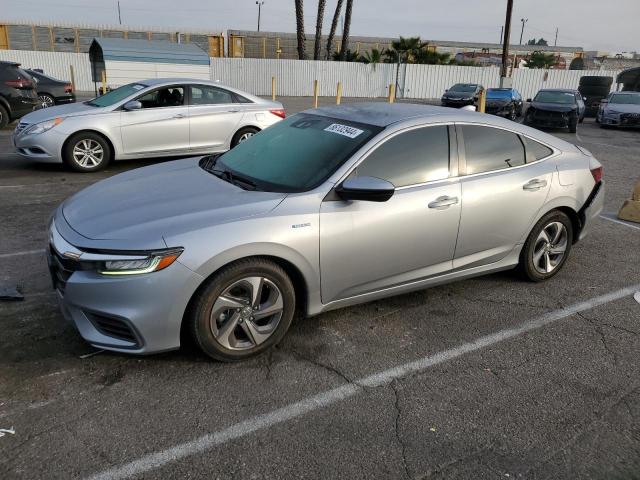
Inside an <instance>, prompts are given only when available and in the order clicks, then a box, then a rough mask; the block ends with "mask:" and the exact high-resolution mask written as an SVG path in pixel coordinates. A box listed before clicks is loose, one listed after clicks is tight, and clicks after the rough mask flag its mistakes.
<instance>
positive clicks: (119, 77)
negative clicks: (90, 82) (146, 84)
mask: <svg viewBox="0 0 640 480" xmlns="http://www.w3.org/2000/svg"><path fill="white" fill-rule="evenodd" d="M105 65H106V71H107V85H109V86H110V87H112V88H113V87H119V86H121V85H125V84H127V83H132V82H137V81H140V80H143V79H145V78H165V77H181V78H197V79H200V80H209V79H210V72H209V65H185V64H177V63H150V62H121V61H113V60H107V61H105ZM92 88H93V87H92Z"/></svg>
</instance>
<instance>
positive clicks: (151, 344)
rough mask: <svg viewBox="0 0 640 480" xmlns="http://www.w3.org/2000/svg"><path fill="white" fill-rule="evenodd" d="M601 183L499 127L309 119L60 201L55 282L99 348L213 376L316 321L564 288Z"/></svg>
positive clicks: (587, 165) (569, 154)
mask: <svg viewBox="0 0 640 480" xmlns="http://www.w3.org/2000/svg"><path fill="white" fill-rule="evenodd" d="M603 200H604V184H603V180H602V166H601V165H600V163H598V161H597V160H596V159H595V158H594V157H593V156H592V155H591V153H589V152H588V151H587V150H584V149H582V148H580V147H576V146H575V145H572V144H570V143H567V142H565V141H563V140H560V139H558V138H556V137H553V136H551V135H547V134H545V133H542V132H539V131H537V130H534V129H532V128H529V127H526V126H523V125H519V124H516V123H514V122H510V121H508V120H504V119H501V118H498V117H494V116H489V115H485V114H481V113H476V112H465V111H459V110H453V109H448V108H441V107H430V106H424V105H411V104H392V105H390V104H383V103H363V104H355V105H345V106H334V107H324V108H320V109H316V110H309V111H306V112H303V113H300V114H297V115H294V116H292V117H289V118H287V119H286V120H284V121H282V122H279V123H278V124H276V125H274V126H273V127H270V128H268V129H266V130H264V131H262V132H260V133H258V134H257V135H255V136H254V137H253V138H251V139H250V140H248V141H246V142H243V143H241V144H240V145H238V146H237V147H236V148H234V149H232V150H230V151H228V152H226V153H224V154H222V155H212V156H205V157H203V158H192V159H186V160H179V161H175V162H168V163H163V164H159V165H153V166H149V167H145V168H140V169H137V170H132V171H129V172H127V173H123V174H120V175H117V176H114V177H111V178H109V179H107V180H102V181H100V182H98V183H96V184H94V185H92V186H90V187H88V188H86V189H84V190H82V191H80V192H79V193H77V194H76V195H74V196H73V197H71V198H69V199H68V200H66V201H65V202H64V203H63V204H62V205H61V206H60V207H59V208H58V209H57V210H56V212H55V214H54V216H53V219H52V223H51V226H50V248H49V250H48V251H49V266H50V270H51V273H52V277H53V282H54V286H55V288H56V289H57V292H58V296H59V299H60V304H61V308H62V311H63V312H64V315H65V316H66V317H67V318H68V319H70V320H71V321H72V322H73V323H74V324H75V325H76V327H77V328H78V330H79V331H80V334H81V335H82V336H83V337H84V338H85V339H86V340H87V341H88V342H89V343H90V344H92V345H95V346H97V347H100V348H106V349H110V350H116V351H121V352H132V353H152V352H160V351H165V350H171V349H175V348H178V347H179V346H180V332H181V328H183V327H184V328H185V330H186V331H190V332H191V334H192V335H193V337H194V338H195V340H196V342H197V344H198V345H199V346H200V347H201V348H202V350H203V351H204V352H206V353H207V354H208V355H210V356H211V357H213V358H215V359H218V360H226V361H231V360H239V359H243V358H246V357H250V356H252V355H256V354H258V353H260V352H262V351H264V350H266V349H268V348H269V347H271V346H273V345H274V344H275V343H277V342H278V341H280V339H281V338H282V337H283V336H284V334H285V332H286V331H287V329H288V328H289V325H290V324H291V321H292V318H293V316H294V311H296V310H299V311H301V312H302V313H303V314H306V315H316V314H319V313H321V312H324V311H327V310H330V309H334V308H339V307H344V306H347V305H353V304H357V303H361V302H367V301H370V300H374V299H378V298H382V297H386V296H390V295H397V294H400V293H404V292H409V291H412V290H417V289H422V288H425V287H429V286H432V285H438V284H442V283H446V282H451V281H453V280H459V279H462V278H467V277H472V276H476V275H481V274H485V273H488V272H495V271H497V270H506V269H512V268H518V269H519V270H520V271H521V272H522V274H523V275H524V276H525V277H526V278H528V279H529V280H532V281H542V280H546V279H548V278H550V277H552V276H553V275H555V274H557V273H558V271H559V270H560V269H561V268H562V266H563V265H564V263H565V262H566V260H567V257H568V255H569V252H570V251H571V246H572V245H573V244H574V243H575V242H577V241H578V240H580V239H581V238H583V237H584V235H585V234H586V233H587V230H588V229H589V227H590V226H591V224H592V223H593V221H594V218H595V217H596V216H597V215H598V214H599V212H600V211H601V209H602V205H603Z"/></svg>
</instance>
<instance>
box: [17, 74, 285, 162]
mask: <svg viewBox="0 0 640 480" xmlns="http://www.w3.org/2000/svg"><path fill="white" fill-rule="evenodd" d="M284 117H285V111H284V108H283V107H282V104H281V103H279V102H272V101H269V100H264V99H262V98H259V97H255V96H253V95H251V94H249V93H246V92H242V91H240V90H236V89H233V88H230V87H226V86H223V85H220V84H219V83H217V82H207V81H203V80H189V79H176V78H170V79H152V80H143V81H141V82H136V83H132V84H129V85H124V86H122V87H120V88H117V89H115V90H112V91H111V92H108V93H107V94H105V95H102V96H100V97H96V98H94V99H93V100H89V101H88V102H82V103H72V104H69V105H61V106H57V107H51V108H48V109H45V110H38V111H35V112H33V113H30V114H28V115H26V116H24V117H23V118H22V119H21V120H20V122H19V123H18V126H17V127H16V129H15V132H14V134H13V143H14V145H15V147H16V150H17V152H18V153H19V154H20V155H22V156H23V157H26V158H29V159H32V160H36V161H42V162H64V163H65V164H66V165H67V166H68V167H70V168H72V169H74V170H76V171H80V172H94V171H97V170H100V169H102V168H104V167H105V166H106V165H107V164H108V163H109V162H110V161H112V160H127V159H134V158H148V157H165V156H175V155H182V156H184V155H193V154H205V153H213V152H223V151H226V150H229V149H230V148H232V147H234V146H235V145H237V144H238V143H240V142H242V141H243V140H246V139H247V138H249V137H251V136H252V135H254V134H255V133H256V132H259V131H260V130H263V129H264V128H267V127H269V126H270V125H273V124H274V123H276V122H278V121H280V120H282V119H283V118H284Z"/></svg>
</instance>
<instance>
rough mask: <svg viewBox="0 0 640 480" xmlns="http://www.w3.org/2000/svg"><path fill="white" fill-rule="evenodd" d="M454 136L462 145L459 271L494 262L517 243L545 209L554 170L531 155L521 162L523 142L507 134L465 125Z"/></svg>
mask: <svg viewBox="0 0 640 480" xmlns="http://www.w3.org/2000/svg"><path fill="white" fill-rule="evenodd" d="M456 130H457V133H458V141H459V142H461V143H462V144H463V148H461V152H462V155H461V159H460V163H461V173H462V174H463V175H462V176H461V177H460V184H461V188H462V211H461V216H460V231H459V234H458V243H457V246H456V252H455V257H454V260H453V267H454V268H461V267H472V266H477V265H484V264H488V263H492V262H496V261H498V260H500V259H502V258H504V257H505V256H506V255H507V254H508V253H509V252H511V251H512V250H513V248H514V247H515V246H516V245H517V244H518V243H519V242H521V241H522V239H523V238H524V237H525V236H526V234H528V231H527V230H528V229H529V227H530V226H531V224H532V222H533V220H534V219H535V218H536V216H537V215H538V212H539V211H540V209H541V208H542V206H543V204H544V203H545V200H546V198H547V195H548V193H549V189H550V187H551V180H552V177H553V172H554V171H555V165H554V164H553V163H552V162H546V161H538V159H537V158H536V154H534V153H531V154H530V155H528V160H529V161H528V162H527V161H526V159H527V154H526V153H525V144H524V142H525V141H526V140H525V139H523V138H521V137H520V136H519V135H518V134H516V133H514V132H511V131H509V130H504V129H501V128H495V127H489V126H484V125H469V124H464V125H460V124H459V125H456ZM535 143H536V144H537V145H539V146H540V147H541V148H543V149H546V153H547V155H550V154H551V153H552V150H551V149H549V148H548V147H545V146H543V145H541V144H539V143H537V142H535ZM532 146H533V144H532ZM532 150H533V148H532ZM537 156H538V157H540V158H543V157H544V156H545V154H544V153H540V154H537Z"/></svg>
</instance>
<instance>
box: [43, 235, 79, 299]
mask: <svg viewBox="0 0 640 480" xmlns="http://www.w3.org/2000/svg"><path fill="white" fill-rule="evenodd" d="M79 269H80V262H77V261H76V260H71V259H69V258H65V257H63V256H62V255H60V254H59V253H58V252H56V250H55V248H53V246H49V271H50V272H51V280H52V281H53V288H55V289H56V290H58V291H60V293H64V289H65V288H66V286H67V281H68V280H69V277H71V275H73V272H75V271H76V270H79Z"/></svg>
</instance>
